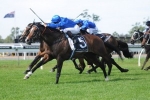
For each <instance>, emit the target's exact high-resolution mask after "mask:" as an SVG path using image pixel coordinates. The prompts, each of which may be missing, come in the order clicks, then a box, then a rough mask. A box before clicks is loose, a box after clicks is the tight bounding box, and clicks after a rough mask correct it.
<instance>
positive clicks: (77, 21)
mask: <svg viewBox="0 0 150 100" xmlns="http://www.w3.org/2000/svg"><path fill="white" fill-rule="evenodd" d="M74 22H75V23H76V24H80V23H82V22H83V21H82V20H81V19H76V20H75V21H74Z"/></svg>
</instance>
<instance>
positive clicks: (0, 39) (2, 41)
mask: <svg viewBox="0 0 150 100" xmlns="http://www.w3.org/2000/svg"><path fill="white" fill-rule="evenodd" d="M0 43H4V39H2V36H1V35H0Z"/></svg>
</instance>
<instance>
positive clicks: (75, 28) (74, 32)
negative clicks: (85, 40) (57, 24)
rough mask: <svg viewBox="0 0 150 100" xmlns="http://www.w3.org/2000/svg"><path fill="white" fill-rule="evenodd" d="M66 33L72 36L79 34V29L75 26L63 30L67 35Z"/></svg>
mask: <svg viewBox="0 0 150 100" xmlns="http://www.w3.org/2000/svg"><path fill="white" fill-rule="evenodd" d="M67 31H70V32H71V33H72V34H78V33H80V27H79V26H78V25H75V26H74V27H69V28H65V29H63V32H64V33H67Z"/></svg>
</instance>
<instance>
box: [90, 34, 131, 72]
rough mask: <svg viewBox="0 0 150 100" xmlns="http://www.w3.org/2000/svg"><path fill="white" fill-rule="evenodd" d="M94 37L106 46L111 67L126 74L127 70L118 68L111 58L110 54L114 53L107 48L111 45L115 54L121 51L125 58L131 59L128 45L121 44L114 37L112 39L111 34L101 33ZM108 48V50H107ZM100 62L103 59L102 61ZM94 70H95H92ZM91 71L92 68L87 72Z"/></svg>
mask: <svg viewBox="0 0 150 100" xmlns="http://www.w3.org/2000/svg"><path fill="white" fill-rule="evenodd" d="M96 36H98V37H100V38H102V40H103V41H104V44H105V45H106V48H107V51H108V53H109V54H110V56H111V62H112V64H113V65H115V66H116V67H117V68H118V69H119V70H120V71H121V72H128V71H129V70H128V69H123V68H122V67H120V66H119V65H118V64H117V63H116V62H115V60H114V59H113V58H112V55H111V53H112V52H113V51H114V49H111V48H110V45H109V46H107V45H108V44H111V46H114V47H115V48H116V49H117V50H115V51H117V52H119V51H122V52H123V55H124V56H125V57H126V58H133V54H132V53H130V52H129V49H128V45H127V43H125V42H122V41H121V40H116V39H115V37H113V36H112V35H111V34H109V33H101V34H96ZM108 47H109V48H108ZM102 62H104V61H103V59H102ZM94 70H95V69H94ZM91 71H93V68H92V69H90V70H88V72H89V73H90V72H91Z"/></svg>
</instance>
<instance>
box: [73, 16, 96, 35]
mask: <svg viewBox="0 0 150 100" xmlns="http://www.w3.org/2000/svg"><path fill="white" fill-rule="evenodd" d="M74 22H75V23H76V24H77V25H78V26H79V27H80V29H81V30H85V31H87V32H88V33H90V34H97V32H98V29H97V27H96V25H95V23H94V22H91V21H88V20H81V19H78V20H75V21H74Z"/></svg>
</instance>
